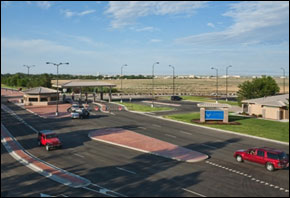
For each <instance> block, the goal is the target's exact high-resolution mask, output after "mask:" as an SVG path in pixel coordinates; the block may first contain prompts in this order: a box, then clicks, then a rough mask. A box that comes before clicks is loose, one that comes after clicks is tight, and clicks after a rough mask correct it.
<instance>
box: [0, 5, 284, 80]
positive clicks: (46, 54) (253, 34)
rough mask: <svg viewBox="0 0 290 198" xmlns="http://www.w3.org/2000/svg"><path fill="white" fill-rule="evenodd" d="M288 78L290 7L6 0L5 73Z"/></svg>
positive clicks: (3, 14)
mask: <svg viewBox="0 0 290 198" xmlns="http://www.w3.org/2000/svg"><path fill="white" fill-rule="evenodd" d="M46 62H53V63H61V62H62V63H64V62H69V65H61V66H60V67H59V73H61V74H73V75H98V74H101V75H105V74H106V75H118V74H120V73H121V67H122V66H123V65H124V64H127V65H128V66H126V67H123V74H124V75H139V74H142V75H151V74H152V67H153V64H154V63H156V62H159V64H154V74H155V75H171V74H172V71H173V70H172V68H171V67H169V65H172V66H174V67H175V74H176V75H215V74H216V70H213V69H211V67H214V68H217V69H218V72H219V75H225V72H226V67H227V66H229V65H232V67H230V68H229V70H228V71H229V74H230V75H241V76H244V75H275V76H279V75H283V70H282V69H281V68H284V69H285V71H286V75H287V76H289V2H288V1H281V2H279V1H272V2H271V1H258V2H255V1H225V2H223V1H201V2H199V1H170V2H169V1H168V2H167V1H137V2H136V1H112V2H108V1H100V2H97V1H1V73H2V74H5V73H17V72H22V73H27V68H26V67H24V66H23V65H35V67H32V68H31V69H30V74H41V73H56V67H55V66H54V65H51V64H46Z"/></svg>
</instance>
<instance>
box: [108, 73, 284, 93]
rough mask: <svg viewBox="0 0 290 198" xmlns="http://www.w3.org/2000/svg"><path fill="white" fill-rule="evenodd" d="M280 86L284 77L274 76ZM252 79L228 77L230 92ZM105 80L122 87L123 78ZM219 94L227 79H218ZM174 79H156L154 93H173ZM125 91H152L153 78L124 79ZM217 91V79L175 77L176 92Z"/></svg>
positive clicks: (224, 88) (281, 88) (223, 89)
mask: <svg viewBox="0 0 290 198" xmlns="http://www.w3.org/2000/svg"><path fill="white" fill-rule="evenodd" d="M274 79H275V80H276V82H277V83H278V85H279V86H280V92H281V93H283V79H281V78H274ZM247 80H249V81H252V78H245V77H244V78H243V77H241V78H228V94H229V95H232V94H236V92H237V91H238V85H239V84H241V83H243V82H244V81H247ZM104 82H108V83H112V84H116V85H117V87H116V88H117V89H120V87H121V80H104ZM218 84H219V86H218V92H219V94H225V93H226V79H225V78H219V79H218ZM172 87H173V82H172V79H154V93H156V94H157V93H158V94H166V93H168V94H172ZM285 91H286V93H289V78H287V79H285ZM123 92H124V93H126V94H132V93H144V94H146V93H147V94H149V93H152V79H138V80H137V79H136V80H134V79H132V80H131V79H123ZM215 92H216V79H215V78H210V79H175V93H187V94H193V95H210V94H212V93H215Z"/></svg>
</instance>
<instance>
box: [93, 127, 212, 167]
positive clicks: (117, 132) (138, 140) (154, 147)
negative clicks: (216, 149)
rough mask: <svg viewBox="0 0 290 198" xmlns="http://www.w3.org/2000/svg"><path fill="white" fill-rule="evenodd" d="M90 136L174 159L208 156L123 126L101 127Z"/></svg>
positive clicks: (193, 160) (191, 160)
mask: <svg viewBox="0 0 290 198" xmlns="http://www.w3.org/2000/svg"><path fill="white" fill-rule="evenodd" d="M88 136H89V138H91V139H93V140H96V141H100V142H105V143H108V144H113V145H116V146H121V147H124V148H128V149H133V150H136V151H140V152H143V153H149V154H153V155H157V156H161V157H165V158H169V159H174V160H177V161H184V162H191V163H192V162H200V161H203V160H205V159H207V158H208V155H206V154H203V153H200V152H197V151H193V150H190V149H187V148H184V147H181V146H178V145H174V144H170V143H168V142H165V141H161V140H158V139H155V138H152V137H149V136H145V135H141V134H138V133H136V132H134V131H130V130H126V129H122V128H106V129H99V130H95V131H92V132H90V133H89V135H88Z"/></svg>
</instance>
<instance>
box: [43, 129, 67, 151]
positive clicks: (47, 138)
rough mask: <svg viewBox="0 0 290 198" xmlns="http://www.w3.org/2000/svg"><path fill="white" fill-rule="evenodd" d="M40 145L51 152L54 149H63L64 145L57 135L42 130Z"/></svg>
mask: <svg viewBox="0 0 290 198" xmlns="http://www.w3.org/2000/svg"><path fill="white" fill-rule="evenodd" d="M37 141H38V145H39V146H42V145H43V146H45V149H46V150H47V151H49V150H50V149H52V148H61V146H62V144H61V142H60V140H59V139H58V137H57V135H56V134H55V133H54V132H53V131H51V130H42V131H40V132H39V133H38V137H37Z"/></svg>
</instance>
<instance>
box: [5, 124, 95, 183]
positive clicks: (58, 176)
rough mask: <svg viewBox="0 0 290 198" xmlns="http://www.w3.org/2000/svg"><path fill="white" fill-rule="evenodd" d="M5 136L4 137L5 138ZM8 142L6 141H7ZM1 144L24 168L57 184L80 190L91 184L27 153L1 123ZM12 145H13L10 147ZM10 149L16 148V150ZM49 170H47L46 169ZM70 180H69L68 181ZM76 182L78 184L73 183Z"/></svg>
mask: <svg viewBox="0 0 290 198" xmlns="http://www.w3.org/2000/svg"><path fill="white" fill-rule="evenodd" d="M5 136H6V137H5ZM7 140H8V141H7ZM1 142H2V144H3V145H4V147H5V148H6V150H7V151H8V153H9V154H10V155H11V156H12V157H13V158H14V159H15V160H17V161H18V162H20V163H21V164H23V165H24V166H26V167H28V168H30V169H31V170H33V171H35V172H37V173H39V174H41V175H43V176H45V177H47V178H49V179H52V180H53V181H56V182H58V183H61V184H64V185H67V186H70V187H73V188H81V187H85V186H88V185H90V184H91V181H89V180H88V179H85V178H83V177H80V176H78V175H75V174H73V173H70V172H67V171H65V170H63V169H60V168H58V167H56V166H53V165H51V164H49V163H47V162H44V161H42V160H40V159H38V158H37V157H35V156H33V155H32V154H30V153H29V152H27V151H26V150H25V149H24V148H23V147H22V146H21V145H20V144H19V143H18V142H17V140H16V139H15V138H14V137H13V136H12V135H11V133H10V132H9V131H8V129H7V128H6V127H5V126H4V125H3V124H2V123H1ZM12 144H14V145H13V146H12ZM12 147H17V150H15V149H13V148H12ZM20 153H21V154H22V155H23V156H25V157H26V158H27V159H24V158H23V157H21V155H20ZM34 163H35V164H34ZM40 166H43V167H46V169H43V168H41V167H40ZM48 168H49V169H48ZM48 170H50V172H48ZM70 179H71V180H70ZM73 180H78V181H79V182H76V181H73Z"/></svg>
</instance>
